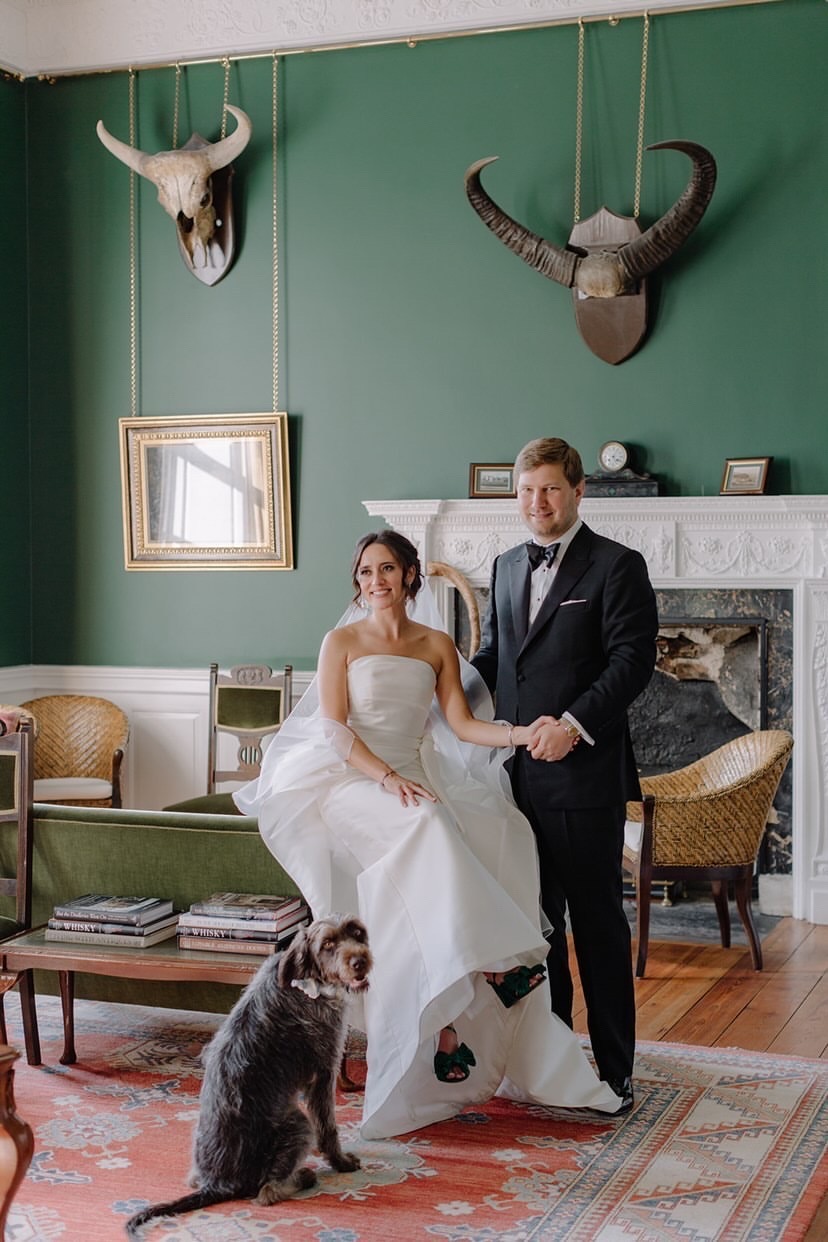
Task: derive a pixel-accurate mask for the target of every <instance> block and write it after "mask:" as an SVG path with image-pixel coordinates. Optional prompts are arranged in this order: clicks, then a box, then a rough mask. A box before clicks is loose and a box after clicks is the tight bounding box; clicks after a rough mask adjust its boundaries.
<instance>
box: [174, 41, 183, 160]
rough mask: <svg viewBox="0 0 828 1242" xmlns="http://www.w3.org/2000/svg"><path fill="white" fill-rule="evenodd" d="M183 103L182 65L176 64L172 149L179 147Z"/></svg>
mask: <svg viewBox="0 0 828 1242" xmlns="http://www.w3.org/2000/svg"><path fill="white" fill-rule="evenodd" d="M180 102H181V65H180V64H179V62H178V61H176V62H175V96H174V98H173V132H172V149H173V151H174V150H175V149H176V147H177V146H178V110H179V104H180Z"/></svg>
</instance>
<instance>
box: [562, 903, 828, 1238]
mask: <svg viewBox="0 0 828 1242" xmlns="http://www.w3.org/2000/svg"><path fill="white" fill-rule="evenodd" d="M762 954H763V959H764V962H763V967H764V968H763V969H762V970H761V971H756V970H754V969H753V965H752V963H751V959H750V953H749V952H748V950H747V948H746V947H744V946H736V947H733V948H730V949H723V948H721V946H720V945H718V944H711V943H709V942H708V943H705V944H690V943H684V942H682V941H675V940H670V941H668V940H662V941H652V942H651V943H650V949H649V957H648V961H647V968H646V972H645V977H644V978H643V979H636V981H635V996H636V1016H637V1038H638V1039H640V1040H649V1041H659V1040H664V1041H667V1042H669V1043H676V1044H690V1045H697V1046H703V1047H717V1048H745V1049H748V1050H753V1051H761V1052H773V1053H778V1054H779V1055H781V1056H799V1057H807V1058H809V1059H828V927H823V926H815V925H814V924H812V923H805V922H803V921H802V920H801V919H792V918H784V919H780V920H779V922H778V923H777V924H776V926H775V927H774V928H773V930H772V931H770V932H768V934H767V935H766V936H764V937H763V940H762ZM571 962H572V970H573V975H574V978H575V1001H574V1006H573V1018H574V1025H575V1030H576V1031H578V1032H580V1033H582V1034H584V1033H586V1029H587V1028H586V1008H585V1005H584V1000H583V993H582V991H581V987H580V982H579V980H578V978H577V966H576V963H575V960H574V954H572V955H571ZM827 1236H828V1235H827Z"/></svg>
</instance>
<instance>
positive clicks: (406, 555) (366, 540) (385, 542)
mask: <svg viewBox="0 0 828 1242" xmlns="http://www.w3.org/2000/svg"><path fill="white" fill-rule="evenodd" d="M372 543H381V544H382V546H383V547H384V548H387V549H388V551H389V552H390V553H391V555H392V556H393V558H394V560H395V561H396V562H397V564H398V565H399V566H400V567H401V569H402V571H403V584H404V586H405V593H406V595H407V596H408V598H409V599H414V597H415V595H416V594H417V592H418V591H419V589H420V587H421V586H422V585H423V574H422V570H421V569H420V558H419V556H418V555H417V549H416V548H415V547H414V544H413V543H412V542H411V540H410V539H406V537H405V535H401V534H400V533H399V531H396V530H376V531H370V532H369V534H367V535H363V536H362V538H361V539H360V541H359V543H358V544H357V546H356V550H355V552H354V559H353V563H352V565H351V581H352V582H353V584H354V603H355V604H358V603H359V601H360V599H361V598H362V592H361V591H360V588H359V579H358V578H357V574H358V572H359V563H360V561H361V560H362V554H363V552H364V551H365V549H366V548H370V546H371V544H372ZM409 569H413V570H414V576H413V577H412V579H411V582H410V583H406V581H405V579H406V576H407V574H408V571H409Z"/></svg>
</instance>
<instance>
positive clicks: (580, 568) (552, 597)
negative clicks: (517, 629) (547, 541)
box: [523, 526, 592, 648]
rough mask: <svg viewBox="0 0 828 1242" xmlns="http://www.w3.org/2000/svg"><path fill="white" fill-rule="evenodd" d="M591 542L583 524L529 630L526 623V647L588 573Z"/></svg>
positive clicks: (527, 611)
mask: <svg viewBox="0 0 828 1242" xmlns="http://www.w3.org/2000/svg"><path fill="white" fill-rule="evenodd" d="M591 544H592V540H591V537H590V532H589V530H588V529H587V527H586V526H582V527H581V529H580V530H579V531H578V534H577V535H576V536H575V538H574V539H573V540H572V543H571V544H570V546H569V548H568V549H567V553H566V555H565V556H564V558H563V560H562V561H561V565H560V568H559V569H558V572H557V573H556V574H555V580H554V582H553V583H552V585H551V587H550V588H549V591H548V592H547V595H546V598H545V599H544V601H543V603H542V604H541V606H540V608H539V609H538V615H537V616H536V617H535V620H534V621H533V622H532V624H531V626H529V628H528V632H527V631H526V628H525V625H524V634H525V637H524V640H523V647H524V648H525V647H527V646H528V645H529V643H531V642H532V641H533V640H534V639H535V638H536V637H537V635H538V634H539V633H540V631H541V630H542V629H543V627H544V626H545V625H546V623H547V621H548V620H549V619H550V617H552V616H554V614H555V612H557V610H558V607H559V606H560V604H561V602H562V600H565V599H567V598H568V597H569V595H571V593H572V590H573V588H574V586H575V584H576V583H577V582H578V580H579V579H580V578H582V577H583V576H584V574H585V573H586V571H587V569H588V568H589V566H590V564H591V561H592V556H591ZM528 613H529V610H528V608H527V610H526V613H525V614H524V615H525V616H527V617H528Z"/></svg>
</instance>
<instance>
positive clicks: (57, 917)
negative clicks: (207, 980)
mask: <svg viewBox="0 0 828 1242" xmlns="http://www.w3.org/2000/svg"><path fill="white" fill-rule="evenodd" d="M177 923H178V915H177V914H175V913H174V912H173V903H172V902H171V901H167V900H166V899H165V898H163V897H119V896H115V895H113V894H104V893H85V894H84V895H83V896H82V897H76V898H75V899H74V901H67V902H65V903H64V904H63V905H57V906H55V907H54V909H53V910H52V917H51V918H50V919H49V922H48V923H47V924H46V939H47V940H64V941H67V942H69V943H72V942H75V943H77V944H110V945H117V946H118V947H119V948H123V947H125V946H126V947H128V948H130V949H147V948H149V946H150V945H153V944H158V942H159V941H160V940H169V939H170V938H171V937H172V936H174V935H175V932H176V926H177Z"/></svg>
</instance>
